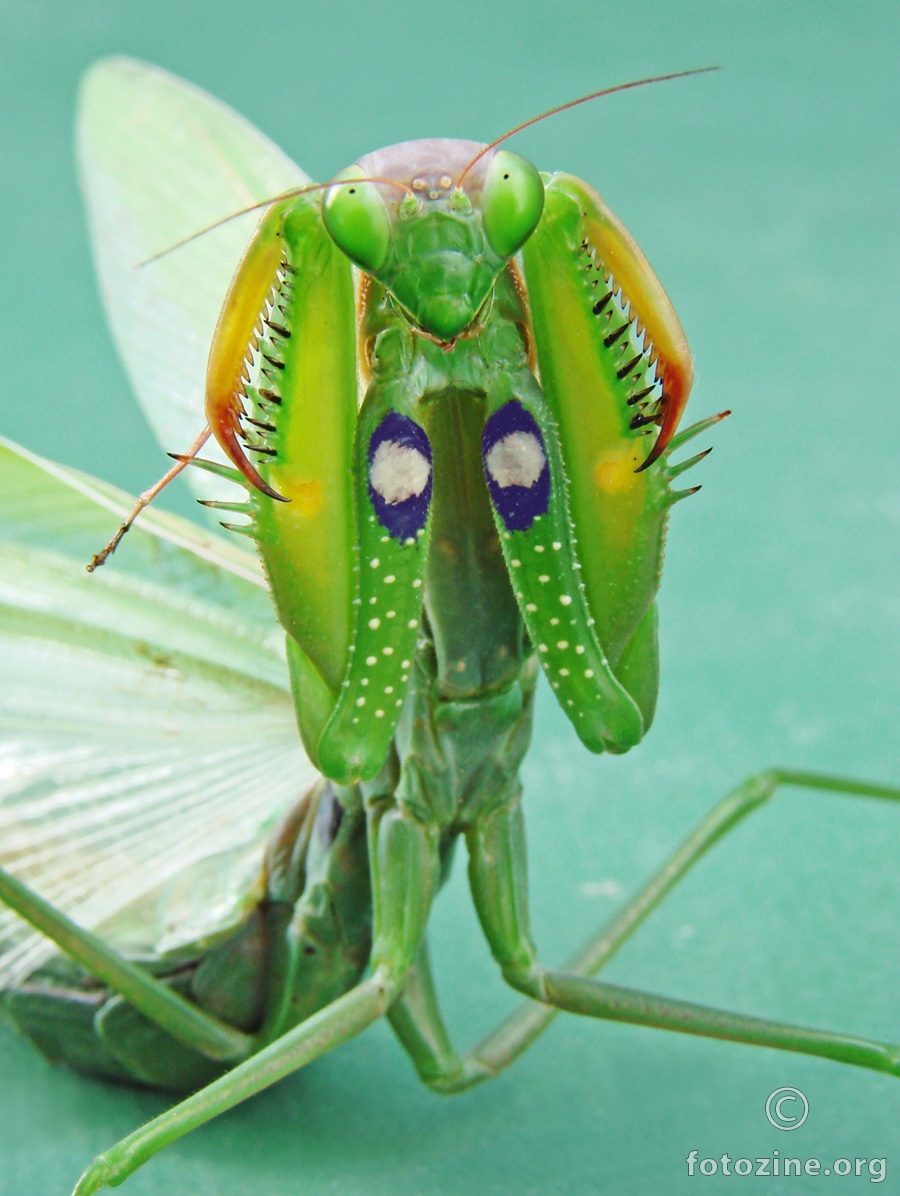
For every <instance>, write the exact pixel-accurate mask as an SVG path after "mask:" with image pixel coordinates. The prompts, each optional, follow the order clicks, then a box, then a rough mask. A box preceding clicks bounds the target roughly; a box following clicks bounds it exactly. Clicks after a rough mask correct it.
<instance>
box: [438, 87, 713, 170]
mask: <svg viewBox="0 0 900 1196" xmlns="http://www.w3.org/2000/svg"><path fill="white" fill-rule="evenodd" d="M721 69H722V68H721V67H718V66H699V67H693V68H692V69H691V70H688V71H673V72H672V73H671V74H669V75H651V76H650V77H649V78H647V79H635V80H633V81H632V82H631V83H617V84H616V85H615V87H604V88H602V89H601V90H600V91H592V92H591V93H590V95H586V96H580V97H579V98H578V99H577V100H569V101H568V103H565V104H557V106H556V107H555V108H550V109H549V110H548V111H547V112H542V113H541V114H540V116H532V117H531V119H530V120H526V121H523V122H522V123H521V124H520V125H516V127H515V128H514V129H510V130H509V132H508V133H504V134H503V135H502V137H497V138H495V140H493V141H492V142H490V144H489V145H486V146H485V147H484V149H481V150H479V151H478V153H477V154H476V155H475V157H474V158H473V159H472V161H471V162H470V163H469V164H468V166H467V167H466V168H465V170H464V171H463V172H462V174H461V175H460V176H459V179H458V180H457V183H456V186H457V188H460V187H461V186H462V182H463V179H464V178H465V177H466V175H467V174H468V173H469V171H470V170H471V169H472V167H473V166H474V165H475V163H476V162H479V161H481V159H482V158H483V157H484V155H485V154H487V153H489V152H490V151H491V150H492V149H494V148H495V147H496V146H498V145H500V143H501V142H503V141H508V140H509V138H510V137H513V136H514V135H515V134H516V133H521V132H522V130H523V129H527V128H529V127H530V126H531V125H536V124H537V123H538V121H541V120H546V119H547V117H548V116H556V115H557V113H559V112H565V111H567V109H569V108H577V107H578V105H579V104H586V103H588V101H589V100H599V99H600V97H601V96H611V95H615V93H616V92H617V91H630V90H631V89H632V88H633V87H645V86H646V85H647V84H648V83H666V82H668V80H669V79H686V78H687V77H688V76H689V75H706V74H709V72H710V71H718V70H721Z"/></svg>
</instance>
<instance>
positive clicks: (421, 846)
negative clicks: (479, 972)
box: [74, 802, 440, 1196]
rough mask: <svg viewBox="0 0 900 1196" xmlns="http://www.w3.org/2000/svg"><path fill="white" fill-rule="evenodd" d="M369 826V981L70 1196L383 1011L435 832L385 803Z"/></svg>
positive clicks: (121, 1152) (405, 952)
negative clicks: (371, 923) (371, 916)
mask: <svg viewBox="0 0 900 1196" xmlns="http://www.w3.org/2000/svg"><path fill="white" fill-rule="evenodd" d="M368 825H369V850H370V861H371V863H370V866H371V873H372V895H373V905H374V918H375V924H374V940H373V947H372V974H371V975H370V976H369V978H368V979H366V980H364V981H362V982H361V983H360V984H358V985H357V986H356V987H355V988H353V989H351V990H350V992H348V993H345V994H344V996H342V997H339V998H338V999H337V1000H335V1001H332V1003H331V1004H330V1005H326V1006H325V1007H324V1008H323V1009H320V1010H319V1011H318V1013H315V1014H313V1016H312V1017H310V1018H307V1019H306V1021H304V1022H301V1023H300V1025H299V1026H297V1027H295V1029H293V1030H291V1031H289V1032H288V1033H287V1034H284V1035H283V1036H282V1037H281V1038H278V1039H276V1040H275V1041H274V1042H272V1043H271V1044H270V1045H269V1046H267V1047H266V1048H265V1049H263V1050H261V1051H260V1052H259V1053H258V1054H256V1055H253V1056H252V1057H251V1058H249V1059H247V1060H245V1061H244V1062H243V1063H241V1064H239V1065H238V1066H237V1067H235V1068H234V1069H233V1070H232V1071H230V1072H228V1073H227V1074H226V1075H224V1076H222V1077H221V1078H220V1079H218V1080H214V1081H213V1083H211V1084H208V1085H207V1086H206V1087H205V1088H202V1089H201V1090H200V1091H199V1092H197V1093H195V1094H194V1095H193V1096H190V1097H188V1098H187V1100H183V1101H181V1102H180V1104H177V1105H175V1106H174V1107H173V1108H171V1109H169V1110H167V1111H166V1112H165V1113H162V1114H161V1115H160V1116H159V1117H156V1118H154V1119H153V1120H152V1121H150V1122H148V1123H147V1124H146V1125H145V1126H142V1127H141V1128H140V1129H138V1130H135V1131H134V1133H132V1134H129V1135H128V1136H127V1137H125V1138H123V1139H122V1140H121V1141H120V1142H117V1143H116V1145H115V1146H113V1147H112V1148H111V1149H110V1150H108V1151H106V1152H105V1153H104V1154H102V1155H99V1156H98V1157H97V1158H96V1159H95V1160H94V1162H93V1163H92V1164H91V1165H90V1166H89V1167H88V1168H87V1170H86V1171H85V1172H84V1174H83V1175H82V1177H81V1179H80V1180H79V1181H78V1184H77V1186H76V1188H75V1193H74V1196H89V1193H92V1192H96V1191H97V1190H98V1189H99V1188H101V1187H103V1186H104V1185H107V1184H108V1185H110V1186H113V1187H114V1186H116V1185H117V1184H120V1183H121V1182H122V1181H123V1180H124V1179H126V1178H127V1177H128V1176H129V1175H131V1174H132V1172H134V1171H136V1170H137V1169H138V1167H140V1166H141V1165H142V1164H143V1163H145V1162H147V1160H148V1159H150V1158H152V1157H153V1155H155V1154H156V1153H157V1152H158V1151H160V1150H162V1149H163V1148H164V1147H165V1146H168V1145H169V1144H170V1143H171V1142H174V1141H176V1140H177V1139H178V1138H180V1137H182V1135H183V1134H186V1133H188V1132H189V1131H190V1130H192V1129H196V1127H197V1126H200V1125H203V1123H204V1122H206V1121H210V1120H211V1119H212V1118H213V1117H216V1116H218V1114H220V1113H224V1112H225V1111H226V1110H227V1109H230V1108H232V1107H233V1106H234V1105H237V1104H239V1103H240V1102H241V1101H243V1100H246V1099H247V1098H248V1097H250V1096H253V1095H254V1094H255V1093H257V1092H259V1091H261V1090H262V1089H263V1088H266V1087H268V1086H269V1085H270V1084H274V1083H275V1082H276V1080H280V1079H282V1078H283V1077H284V1076H286V1075H289V1074H290V1073H291V1072H292V1071H296V1070H298V1069H299V1068H301V1067H304V1066H305V1065H306V1064H307V1063H311V1062H312V1061H313V1060H314V1059H318V1058H319V1056H321V1055H324V1054H326V1053H327V1052H328V1051H330V1050H332V1049H333V1048H334V1047H336V1046H339V1045H340V1044H341V1043H343V1042H347V1041H348V1040H349V1039H351V1038H354V1037H355V1036H356V1035H357V1034H359V1033H361V1032H362V1031H363V1030H364V1029H365V1028H366V1027H367V1026H369V1025H371V1024H372V1022H374V1021H376V1020H377V1019H378V1018H379V1017H383V1016H384V1014H385V1013H386V1012H387V1011H388V1009H389V1008H390V1006H391V1004H392V1003H393V1001H394V1000H395V999H396V997H397V995H398V994H399V993H400V991H401V990H402V988H403V983H404V979H405V976H406V973H407V970H408V969H409V967H410V965H411V963H412V961H413V960H414V959H415V956H416V953H417V951H418V949H419V945H420V943H421V941H422V936H423V934H424V930H425V923H426V920H427V917H428V911H429V909H430V906H431V901H432V898H433V896H434V893H435V890H436V888H437V884H438V880H439V876H440V858H439V843H438V832H437V829H436V828H435V827H433V826H430V825H427V824H425V823H423V822H420V821H419V820H418V819H416V818H414V817H413V816H411V815H409V814H408V813H406V812H404V811H402V810H400V809H399V808H398V807H397V806H396V805H394V804H393V803H391V802H379V803H376V804H373V806H372V807H371V808H370V809H369V811H368Z"/></svg>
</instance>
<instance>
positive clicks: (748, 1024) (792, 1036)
mask: <svg viewBox="0 0 900 1196" xmlns="http://www.w3.org/2000/svg"><path fill="white" fill-rule="evenodd" d="M783 785H793V786H796V787H799V788H804V789H819V790H825V791H830V792H833V793H843V794H847V795H850V796H858V797H873V798H881V799H885V800H889V801H900V788H896V787H892V786H885V785H869V784H864V783H860V782H856V781H850V780H844V779H841V778H835V777H828V776H822V775H819V774H815V773H800V772H791V771H788V770H772V771H770V772H766V773H762V774H760V775H758V776H755V777H751V778H749V779H748V780H747V781H745V782H744V783H743V784H742V785H740V786H739V787H738V788H737V789H735V790H734V791H733V792H732V793H731V794H729V796H728V797H726V798H725V799H724V800H723V801H722V802H721V803H720V804H719V805H718V806H717V807H716V808H715V809H714V810H713V811H712V812H711V813H710V814H709V815H708V816H707V817H706V818H705V819H704V820H703V821H702V822H701V823H700V825H699V826H698V827H697V829H696V830H695V831H694V832H693V834H691V835H690V836H689V837H688V838H687V839H686V840H685V842H684V843H683V844H682V845H681V847H680V848H678V850H677V851H676V852H675V853H674V854H673V855H672V856H671V857H670V859H669V860H668V861H667V862H666V863H665V864H664V865H663V866H662V867H661V868H660V869H659V871H658V872H657V873H656V874H655V875H654V876H653V877H651V879H650V880H649V881H648V882H647V884H646V885H645V886H644V887H643V888H642V889H641V890H640V892H639V893H638V894H637V895H636V897H635V898H634V899H633V900H632V901H631V902H629V904H628V905H627V906H626V907H625V908H624V909H622V910H621V911H620V912H619V913H617V914H616V915H615V916H614V917H613V918H612V919H611V920H610V921H609V922H608V923H607V924H606V925H605V926H604V927H603V928H601V930H600V931H598V933H597V934H595V935H593V936H592V937H591V938H590V939H588V940H587V942H586V943H585V944H584V945H583V946H582V947H581V949H580V950H579V951H578V952H577V953H576V954H575V955H574V956H573V957H572V958H571V959H570V960H569V961H568V963H567V965H566V967H565V969H564V970H562V971H558V972H551V971H547V970H546V969H543V968H541V967H540V965H539V964H538V963H537V961H536V957H535V954H534V948H533V947H532V945H531V941H530V936H529V934H528V926H527V910H526V905H525V901H524V897H525V895H524V867H523V865H524V837H523V834H522V829H521V816H520V814H519V812H518V809H517V808H512V809H507V810H505V811H500V812H498V815H497V816H495V817H494V818H493V819H489V820H488V823H487V825H485V826H484V827H481V828H476V829H475V830H474V831H473V833H472V835H471V836H470V843H469V850H470V858H471V864H470V874H471V879H472V889H473V894H474V896H475V902H476V906H477V908H478V912H479V916H480V917H481V920H482V924H483V925H484V927H485V932H486V934H487V937H488V939H489V941H490V942H491V946H492V950H493V951H494V955H495V957H496V958H497V960H498V962H499V963H500V964H501V966H502V967H503V969H504V974H505V975H506V977H507V979H508V980H509V981H510V983H511V984H513V986H514V987H515V988H518V989H519V991H522V992H524V993H526V995H528V996H531V997H533V998H534V1000H533V1001H531V1002H529V1003H528V1004H527V1005H524V1006H523V1007H522V1008H521V1009H519V1010H517V1011H516V1012H515V1013H514V1014H512V1016H511V1017H509V1018H507V1019H506V1021H504V1022H503V1023H502V1024H501V1025H500V1026H499V1027H498V1028H497V1029H496V1030H495V1031H494V1032H493V1033H491V1034H490V1035H489V1036H488V1037H487V1038H485V1039H484V1040H483V1041H482V1042H481V1043H479V1044H478V1045H477V1046H476V1047H475V1048H474V1049H473V1050H472V1051H470V1052H468V1053H467V1054H466V1055H465V1056H463V1058H462V1060H460V1061H459V1063H458V1065H457V1066H456V1068H455V1069H453V1070H452V1071H448V1072H447V1074H446V1078H445V1082H443V1083H441V1082H438V1083H434V1082H432V1086H433V1087H435V1088H437V1089H438V1090H439V1091H448V1092H449V1091H458V1090H459V1089H461V1088H464V1087H468V1086H469V1085H470V1084H472V1083H477V1082H478V1081H479V1080H481V1079H484V1078H486V1077H488V1076H492V1075H496V1074H497V1072H499V1071H501V1070H502V1069H503V1068H504V1067H507V1066H508V1065H509V1064H510V1063H511V1062H512V1061H513V1060H514V1059H516V1058H517V1057H518V1056H519V1055H520V1054H522V1052H523V1051H524V1050H526V1049H527V1047H529V1046H530V1045H531V1043H532V1042H534V1040H535V1039H536V1038H537V1037H538V1035H539V1034H540V1033H541V1032H542V1031H543V1030H544V1029H545V1028H546V1027H547V1025H549V1023H550V1021H551V1020H552V1019H553V1018H554V1017H555V1016H556V1013H557V1012H558V1010H560V1009H567V1010H569V1011H571V1012H575V1013H582V1014H586V1015H588V1016H593V1017H601V1018H607V1019H611V1020H617V1021H626V1022H633V1023H636V1024H641V1025H649V1026H657V1027H659V1028H664V1029H672V1030H680V1031H681V1032H683V1033H691V1034H700V1035H706V1036H710V1037H715V1038H723V1039H730V1040H734V1041H739V1042H749V1043H755V1044H758V1045H761V1046H771V1047H778V1048H780V1049H782V1050H794V1051H800V1052H802V1053H806V1054H814V1055H822V1056H824V1057H826V1058H831V1059H838V1060H841V1061H843V1062H848V1063H854V1064H857V1065H859V1066H864V1067H871V1068H874V1069H875V1070H879V1071H888V1072H890V1073H891V1074H895V1075H900V1048H897V1047H895V1046H891V1045H887V1044H882V1043H875V1042H869V1041H866V1040H864V1039H858V1038H855V1037H850V1036H845V1035H837V1034H829V1033H826V1032H819V1031H811V1030H806V1029H803V1028H800V1027H793V1026H784V1025H781V1024H779V1023H776V1022H768V1021H764V1020H762V1019H758V1018H746V1017H742V1016H741V1015H736V1014H731V1013H724V1012H721V1011H718V1010H714V1009H708V1008H705V1007H704V1006H700V1005H693V1004H690V1003H687V1002H680V1001H669V1000H665V999H662V998H659V997H653V996H648V995H647V994H644V993H640V992H635V991H633V990H630V989H625V988H620V987H618V986H615V985H607V984H601V983H599V982H595V981H590V980H587V979H586V977H588V976H591V975H593V974H595V973H596V972H597V971H599V970H600V968H602V967H603V966H604V965H605V964H606V962H607V961H608V960H609V959H611V958H612V956H613V955H614V954H615V953H616V952H617V951H618V950H619V948H620V947H621V946H622V945H623V943H625V942H626V940H627V939H628V938H629V937H630V936H631V935H632V934H633V933H634V931H635V930H636V929H637V927H638V926H640V924H641V923H642V922H643V921H644V919H645V918H646V917H647V916H648V914H649V913H650V912H651V911H652V910H653V909H655V908H656V906H657V905H659V904H660V902H661V901H662V899H663V898H664V897H665V896H666V895H667V894H668V893H669V891H670V890H671V889H672V888H673V887H674V885H676V884H677V883H678V881H679V880H681V878H682V877H683V876H684V875H685V874H686V873H687V872H688V871H689V870H690V868H691V867H692V866H693V865H694V864H695V863H696V862H697V861H698V860H699V859H700V858H701V857H702V856H703V855H705V853H706V852H707V851H708V850H709V848H710V847H712V845H713V844H714V843H716V842H717V841H718V840H719V839H720V838H722V837H723V836H724V835H725V834H726V833H727V832H728V831H729V830H731V829H732V827H734V826H736V825H737V824H738V823H739V822H741V821H742V820H743V819H744V818H745V817H746V816H747V815H748V814H750V813H751V812H752V811H753V810H755V809H757V808H758V807H760V806H762V805H764V804H765V803H766V802H767V801H768V800H769V799H770V798H771V797H772V796H773V795H774V794H775V792H776V791H777V790H778V789H779V788H780V787H781V786H783ZM500 877H503V878H504V879H499V878H500ZM513 878H515V879H513ZM498 880H499V883H500V884H501V885H503V886H504V894H503V896H502V897H501V896H500V895H499V894H497V893H495V892H493V889H494V887H495V886H496V885H497V883H498ZM507 895H508V896H507ZM537 1002H541V1003H540V1004H538V1003H537ZM434 1012H435V1013H436V1005H435V1006H434ZM420 1070H421V1069H420ZM457 1078H458V1079H457Z"/></svg>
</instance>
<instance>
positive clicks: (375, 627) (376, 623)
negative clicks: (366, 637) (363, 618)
mask: <svg viewBox="0 0 900 1196" xmlns="http://www.w3.org/2000/svg"><path fill="white" fill-rule="evenodd" d="M369 626H370V627H371V629H372V630H373V631H377V630H378V628H379V627H380V626H381V619H369Z"/></svg>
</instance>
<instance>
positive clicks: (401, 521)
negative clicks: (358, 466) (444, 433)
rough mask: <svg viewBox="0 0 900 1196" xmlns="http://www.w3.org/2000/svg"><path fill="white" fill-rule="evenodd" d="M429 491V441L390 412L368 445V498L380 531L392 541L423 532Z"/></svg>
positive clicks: (410, 423)
mask: <svg viewBox="0 0 900 1196" xmlns="http://www.w3.org/2000/svg"><path fill="white" fill-rule="evenodd" d="M432 488H433V470H432V455H431V444H430V443H429V441H428V437H427V436H426V434H425V432H424V430H423V429H422V428H420V427H419V425H418V424H417V423H416V422H415V421H414V420H411V419H410V418H409V417H408V416H406V415H400V413H399V412H397V411H391V412H390V413H389V414H388V415H386V416H385V417H384V419H383V420H382V421H381V423H380V424H379V425H378V427H377V428H376V429H375V431H374V433H373V434H372V439H371V440H370V441H369V497H370V499H371V500H372V506H373V507H374V508H375V514H376V515H377V516H378V520H379V522H380V523H381V525H382V527H384V528H385V530H386V531H388V532H389V533H390V535H391V536H392V537H393V538H394V539H395V540H404V541H405V540H409V539H410V538H411V537H415V536H416V535H418V534H419V533H420V532H422V531H423V529H424V527H425V524H426V522H427V521H428V507H429V504H430V503H431V492H432ZM413 542H415V541H413Z"/></svg>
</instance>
